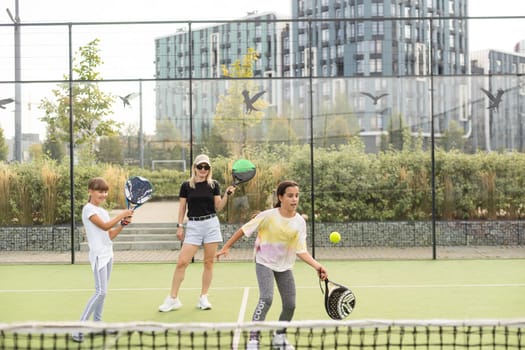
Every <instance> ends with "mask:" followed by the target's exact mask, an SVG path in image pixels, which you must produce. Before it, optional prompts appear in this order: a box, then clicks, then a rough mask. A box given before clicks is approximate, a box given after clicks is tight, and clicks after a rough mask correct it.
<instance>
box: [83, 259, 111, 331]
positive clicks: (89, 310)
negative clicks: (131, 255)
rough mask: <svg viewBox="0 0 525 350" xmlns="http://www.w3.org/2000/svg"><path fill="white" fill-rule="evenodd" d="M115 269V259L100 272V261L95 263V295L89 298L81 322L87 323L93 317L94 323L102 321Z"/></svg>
mask: <svg viewBox="0 0 525 350" xmlns="http://www.w3.org/2000/svg"><path fill="white" fill-rule="evenodd" d="M112 269H113V259H111V260H110V261H109V262H108V263H107V265H106V266H104V267H102V268H101V269H100V270H99V268H98V260H97V262H96V263H95V271H93V275H94V276H95V293H94V294H93V295H92V296H91V298H89V300H88V302H87V305H86V307H85V308H84V312H82V316H80V321H87V320H89V318H90V317H91V315H93V321H102V310H103V308H104V300H105V299H106V294H107V292H108V283H109V277H110V276H111V270H112Z"/></svg>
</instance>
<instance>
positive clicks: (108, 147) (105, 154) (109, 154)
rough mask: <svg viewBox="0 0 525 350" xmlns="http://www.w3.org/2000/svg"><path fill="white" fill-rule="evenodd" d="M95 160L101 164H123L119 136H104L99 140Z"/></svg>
mask: <svg viewBox="0 0 525 350" xmlns="http://www.w3.org/2000/svg"><path fill="white" fill-rule="evenodd" d="M97 160H98V161H99V162H101V163H110V164H123V163H124V157H123V156H122V144H121V143H120V137H119V136H104V137H101V138H100V143H99V146H98V151H97Z"/></svg>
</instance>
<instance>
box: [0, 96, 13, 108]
mask: <svg viewBox="0 0 525 350" xmlns="http://www.w3.org/2000/svg"><path fill="white" fill-rule="evenodd" d="M11 102H15V100H13V99H12V98H4V99H3V100H0V108H2V109H5V107H4V106H5V105H6V104H9V103H11Z"/></svg>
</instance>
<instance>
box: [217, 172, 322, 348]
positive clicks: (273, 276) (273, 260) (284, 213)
mask: <svg viewBox="0 0 525 350" xmlns="http://www.w3.org/2000/svg"><path fill="white" fill-rule="evenodd" d="M298 203H299V185H298V184H297V183H296V182H294V181H283V182H281V183H280V184H279V186H278V187H277V204H276V205H275V208H272V209H268V210H265V211H263V212H261V213H259V214H258V215H257V216H255V217H254V218H253V219H252V220H250V221H249V222H247V223H246V224H244V225H243V226H242V227H241V228H240V229H239V230H238V231H236V232H235V233H234V234H233V235H232V237H231V238H230V239H229V240H228V242H226V243H225V244H224V246H223V247H222V249H221V250H220V251H219V252H218V253H217V258H219V257H220V256H222V255H227V254H228V251H229V250H230V248H231V246H232V245H233V244H234V243H235V242H236V241H238V240H239V239H240V238H241V237H242V236H247V237H249V236H251V235H252V234H253V233H257V238H256V240H255V263H256V264H255V271H256V275H257V283H258V285H259V302H258V303H257V306H256V308H255V311H254V313H253V317H252V320H253V321H263V320H264V319H265V318H266V314H267V313H268V310H269V309H270V306H271V305H272V301H273V291H274V280H275V282H276V283H277V289H278V290H279V293H280V295H281V300H282V311H281V314H280V316H279V321H291V320H292V317H293V314H294V311H295V299H296V288H295V279H294V276H293V273H292V269H293V266H294V263H295V257H296V256H298V257H299V258H300V259H301V260H303V261H304V262H306V263H307V264H308V265H310V266H312V267H313V268H314V269H315V270H316V271H317V274H318V275H319V277H320V278H321V279H325V278H327V272H326V269H325V268H324V267H323V266H322V265H321V264H319V263H318V262H317V261H316V260H315V259H314V258H313V257H312V256H311V255H310V253H309V252H308V251H307V249H306V222H305V221H304V218H303V217H302V216H301V215H299V214H298V213H297V205H298ZM258 345H259V334H258V332H253V333H252V334H251V335H250V341H249V344H248V347H247V349H250V348H251V349H258ZM272 345H273V346H274V347H275V348H277V349H282V350H285V349H286V350H291V349H293V346H292V345H291V344H289V343H288V341H287V340H286V336H285V330H284V329H283V330H281V331H278V332H276V334H275V335H274V338H273V340H272Z"/></svg>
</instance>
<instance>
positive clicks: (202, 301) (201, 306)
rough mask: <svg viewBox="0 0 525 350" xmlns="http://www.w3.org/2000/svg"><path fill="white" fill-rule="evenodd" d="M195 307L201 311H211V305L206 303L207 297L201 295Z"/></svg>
mask: <svg viewBox="0 0 525 350" xmlns="http://www.w3.org/2000/svg"><path fill="white" fill-rule="evenodd" d="M197 307H198V308H199V309H201V310H211V304H210V302H209V301H208V296H207V295H201V297H200V298H199V304H198V305H197Z"/></svg>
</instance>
